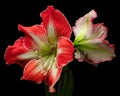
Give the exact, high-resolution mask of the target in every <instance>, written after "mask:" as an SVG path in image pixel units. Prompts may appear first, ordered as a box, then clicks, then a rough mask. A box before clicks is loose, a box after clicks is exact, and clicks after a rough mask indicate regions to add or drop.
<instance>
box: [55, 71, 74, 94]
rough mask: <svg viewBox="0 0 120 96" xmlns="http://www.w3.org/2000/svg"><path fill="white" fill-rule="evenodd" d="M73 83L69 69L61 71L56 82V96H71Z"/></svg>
mask: <svg viewBox="0 0 120 96" xmlns="http://www.w3.org/2000/svg"><path fill="white" fill-rule="evenodd" d="M73 81H74V80H73V74H72V71H71V69H68V70H65V71H63V72H62V74H61V77H60V80H59V82H58V89H57V96H72V92H73V85H74V82H73Z"/></svg>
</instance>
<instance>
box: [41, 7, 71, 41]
mask: <svg viewBox="0 0 120 96" xmlns="http://www.w3.org/2000/svg"><path fill="white" fill-rule="evenodd" d="M40 16H41V17H42V20H43V25H44V26H45V28H46V30H47V32H48V38H49V40H52V38H54V39H57V38H58V37H60V36H65V37H70V35H71V27H70V25H69V22H68V21H67V19H66V18H65V16H64V15H63V13H61V12H60V11H59V10H57V9H55V8H54V7H53V6H48V7H47V9H46V10H44V11H43V12H41V14H40Z"/></svg>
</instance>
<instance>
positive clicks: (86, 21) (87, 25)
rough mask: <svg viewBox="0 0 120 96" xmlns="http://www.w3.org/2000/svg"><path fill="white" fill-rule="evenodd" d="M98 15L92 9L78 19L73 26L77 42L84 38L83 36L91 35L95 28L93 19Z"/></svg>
mask: <svg viewBox="0 0 120 96" xmlns="http://www.w3.org/2000/svg"><path fill="white" fill-rule="evenodd" d="M96 17H97V14H96V12H95V11H94V10H91V11H90V12H89V13H88V14H86V15H85V16H83V17H81V18H79V19H78V20H77V21H76V24H75V26H74V27H73V32H74V34H75V41H76V42H77V41H80V40H82V39H83V38H85V37H87V36H89V35H90V34H91V33H92V30H93V26H92V21H93V19H94V18H96Z"/></svg>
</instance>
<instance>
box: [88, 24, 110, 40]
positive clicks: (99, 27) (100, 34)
mask: <svg viewBox="0 0 120 96" xmlns="http://www.w3.org/2000/svg"><path fill="white" fill-rule="evenodd" d="M107 31H108V29H107V27H105V26H104V23H99V24H93V33H92V34H91V35H90V36H89V37H88V38H87V39H95V38H96V39H97V38H98V39H102V40H104V39H105V38H106V37H107Z"/></svg>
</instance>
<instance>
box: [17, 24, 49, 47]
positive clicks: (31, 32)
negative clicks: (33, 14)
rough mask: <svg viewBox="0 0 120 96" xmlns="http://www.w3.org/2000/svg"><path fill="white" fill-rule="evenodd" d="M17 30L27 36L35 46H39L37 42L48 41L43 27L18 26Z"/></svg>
mask: <svg viewBox="0 0 120 96" xmlns="http://www.w3.org/2000/svg"><path fill="white" fill-rule="evenodd" d="M18 29H19V30H20V31H23V32H25V33H26V34H27V35H28V36H30V37H31V38H32V39H33V41H34V42H36V44H38V45H39V42H41V41H43V42H46V41H48V38H47V33H46V30H45V28H44V27H43V25H33V26H31V27H24V26H22V25H20V24H19V25H18Z"/></svg>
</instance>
